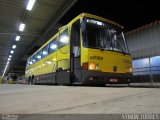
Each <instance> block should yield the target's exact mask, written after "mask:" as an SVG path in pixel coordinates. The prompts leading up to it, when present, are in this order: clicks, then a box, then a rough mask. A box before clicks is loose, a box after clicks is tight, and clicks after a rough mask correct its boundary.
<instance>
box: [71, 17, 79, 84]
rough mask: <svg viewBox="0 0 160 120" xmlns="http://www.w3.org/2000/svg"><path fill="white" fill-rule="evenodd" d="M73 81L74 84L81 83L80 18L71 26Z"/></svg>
mask: <svg viewBox="0 0 160 120" xmlns="http://www.w3.org/2000/svg"><path fill="white" fill-rule="evenodd" d="M70 45H71V59H70V60H71V62H70V63H71V66H70V67H71V82H72V84H80V83H81V66H80V20H77V21H76V22H75V23H73V24H72V27H71V40H70Z"/></svg>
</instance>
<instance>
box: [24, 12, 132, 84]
mask: <svg viewBox="0 0 160 120" xmlns="http://www.w3.org/2000/svg"><path fill="white" fill-rule="evenodd" d="M31 76H34V83H35V84H66V85H67V84H68V85H75V84H82V85H105V84H110V83H111V84H115V83H123V84H124V83H130V81H131V78H132V58H131V55H130V54H129V51H128V47H127V44H126V41H125V38H124V34H123V27H122V26H121V25H119V24H117V23H115V22H113V21H111V20H108V19H105V18H102V17H99V16H96V15H92V14H88V13H82V14H80V15H78V16H77V17H76V18H74V19H73V20H71V21H70V22H69V23H68V24H67V25H65V26H63V27H61V28H60V29H59V31H58V33H57V34H55V35H54V36H53V37H52V38H50V39H49V40H48V41H47V42H46V43H45V44H44V45H43V46H42V47H41V48H40V49H38V50H37V51H36V52H35V53H34V54H33V55H32V56H30V57H29V58H28V60H27V66H26V71H25V78H26V79H28V78H29V77H31Z"/></svg>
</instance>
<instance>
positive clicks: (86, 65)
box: [82, 62, 100, 70]
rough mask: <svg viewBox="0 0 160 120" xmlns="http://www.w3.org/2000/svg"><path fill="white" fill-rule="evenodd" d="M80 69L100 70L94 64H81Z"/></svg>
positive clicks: (97, 65)
mask: <svg viewBox="0 0 160 120" xmlns="http://www.w3.org/2000/svg"><path fill="white" fill-rule="evenodd" d="M82 69H83V70H100V66H99V64H96V63H88V62H86V63H83V64H82Z"/></svg>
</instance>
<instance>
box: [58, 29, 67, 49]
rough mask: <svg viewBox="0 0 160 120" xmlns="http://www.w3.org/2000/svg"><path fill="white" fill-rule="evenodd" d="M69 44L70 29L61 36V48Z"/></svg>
mask: <svg viewBox="0 0 160 120" xmlns="http://www.w3.org/2000/svg"><path fill="white" fill-rule="evenodd" d="M66 44H68V29H66V30H64V31H63V32H62V33H61V34H60V36H59V46H58V47H59V48H61V47H63V46H65V45H66Z"/></svg>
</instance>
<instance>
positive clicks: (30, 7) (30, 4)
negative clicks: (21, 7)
mask: <svg viewBox="0 0 160 120" xmlns="http://www.w3.org/2000/svg"><path fill="white" fill-rule="evenodd" d="M35 1H36V0H29V1H28V5H27V8H26V9H27V10H29V11H31V10H32V7H33V5H34V3H35Z"/></svg>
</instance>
